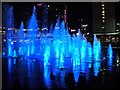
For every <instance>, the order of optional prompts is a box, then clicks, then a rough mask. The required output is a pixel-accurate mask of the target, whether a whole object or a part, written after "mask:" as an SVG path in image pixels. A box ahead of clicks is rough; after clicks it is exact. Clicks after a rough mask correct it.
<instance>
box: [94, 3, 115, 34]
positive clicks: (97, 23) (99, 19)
mask: <svg viewBox="0 0 120 90" xmlns="http://www.w3.org/2000/svg"><path fill="white" fill-rule="evenodd" d="M92 16H93V17H92V18H93V33H114V32H115V3H114V2H94V3H92Z"/></svg>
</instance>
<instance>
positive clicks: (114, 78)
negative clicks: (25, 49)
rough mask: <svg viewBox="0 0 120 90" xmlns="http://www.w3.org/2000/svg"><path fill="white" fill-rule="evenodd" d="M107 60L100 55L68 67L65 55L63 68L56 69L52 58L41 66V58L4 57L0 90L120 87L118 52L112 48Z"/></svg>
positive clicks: (119, 56) (71, 89)
mask: <svg viewBox="0 0 120 90" xmlns="http://www.w3.org/2000/svg"><path fill="white" fill-rule="evenodd" d="M113 51H114V56H113V58H112V62H110V61H109V60H108V59H107V58H105V57H104V55H103V60H102V59H101V61H92V62H84V61H81V64H80V66H77V67H71V65H70V62H69V61H70V60H69V58H66V59H65V61H66V63H65V68H62V69H59V68H58V67H56V66H55V65H54V62H55V60H51V65H48V66H44V65H43V60H42V59H31V58H23V57H16V58H12V57H9V58H6V57H3V60H2V78H3V80H2V82H3V83H2V85H3V87H2V88H3V90H14V89H15V90H18V89H20V90H23V89H30V90H36V89H37V90H41V89H43V90H49V89H55V90H58V89H66V90H73V89H74V90H80V89H87V88H88V89H90V88H120V62H119V60H120V52H119V50H118V49H115V50H113Z"/></svg>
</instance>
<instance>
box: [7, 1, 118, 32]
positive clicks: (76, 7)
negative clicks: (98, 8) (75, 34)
mask: <svg viewBox="0 0 120 90" xmlns="http://www.w3.org/2000/svg"><path fill="white" fill-rule="evenodd" d="M49 3H50V2H49ZM9 4H11V5H13V8H14V17H15V23H16V25H15V27H16V28H19V26H20V24H21V21H22V20H23V21H24V20H28V19H29V18H30V16H26V17H28V18H24V16H25V15H26V12H29V13H30V14H32V9H33V6H36V7H38V6H37V4H38V2H12V3H9ZM52 4H53V5H55V6H57V5H59V6H60V5H62V4H66V5H67V10H68V13H67V18H68V25H69V26H70V27H73V28H75V27H77V26H78V25H80V23H79V22H78V19H79V20H80V19H83V23H84V24H88V29H89V30H90V31H91V30H92V2H52ZM119 6H120V3H119ZM118 8H119V7H118ZM117 13H120V12H119V10H117ZM118 15H120V14H118ZM117 17H118V16H117ZM118 19H119V18H118Z"/></svg>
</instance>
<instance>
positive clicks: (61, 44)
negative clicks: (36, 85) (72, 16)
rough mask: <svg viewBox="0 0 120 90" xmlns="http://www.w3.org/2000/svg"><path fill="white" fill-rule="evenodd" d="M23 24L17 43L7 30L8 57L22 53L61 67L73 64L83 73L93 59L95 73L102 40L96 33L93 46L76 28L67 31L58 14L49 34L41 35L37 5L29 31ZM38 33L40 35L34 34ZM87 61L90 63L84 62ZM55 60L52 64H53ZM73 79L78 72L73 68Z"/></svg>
mask: <svg viewBox="0 0 120 90" xmlns="http://www.w3.org/2000/svg"><path fill="white" fill-rule="evenodd" d="M23 29H24V24H23V22H21V26H20V29H19V30H18V36H17V37H18V38H17V39H16V42H17V46H14V45H15V42H13V39H12V37H11V36H10V34H11V31H12V30H8V32H7V33H8V34H7V35H8V36H7V47H8V52H7V53H8V54H7V56H8V57H19V56H22V57H25V58H32V59H33V60H36V59H39V60H40V61H43V66H45V67H47V66H50V65H51V66H56V67H57V68H60V69H65V68H68V67H67V65H66V64H69V65H70V66H69V67H72V68H73V70H77V69H79V70H80V71H81V72H83V73H85V71H86V65H88V67H87V68H91V65H92V64H91V63H92V62H96V63H94V67H97V68H96V70H95V71H96V74H95V75H97V73H98V68H100V63H99V62H97V61H100V60H101V43H100V41H98V39H97V37H96V35H95V34H94V40H93V46H92V44H91V43H90V42H88V41H87V39H86V37H85V36H84V35H83V34H82V33H81V32H80V30H78V33H77V35H75V34H74V35H72V36H70V34H69V33H68V28H65V23H64V21H62V22H60V17H59V18H58V20H57V22H56V24H55V27H53V25H51V27H50V30H49V31H50V34H52V40H51V38H49V37H47V35H44V33H42V34H39V32H38V24H37V20H36V8H35V7H33V14H32V16H31V19H30V21H29V24H28V29H27V30H28V31H27V33H26V34H25V33H24V31H23ZM37 36H39V37H37ZM108 56H109V57H112V49H111V45H109V47H108ZM86 63H89V64H86ZM53 64H54V65H53ZM74 73H75V76H76V75H77V76H76V77H75V78H76V82H77V80H78V76H79V74H80V72H77V71H76V72H74Z"/></svg>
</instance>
